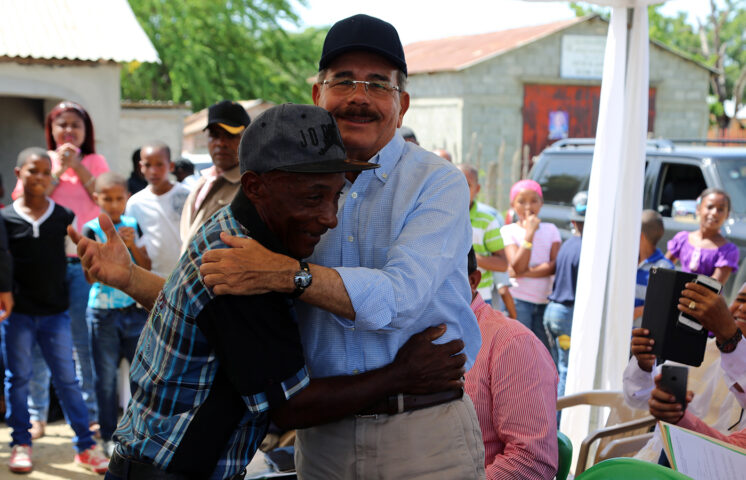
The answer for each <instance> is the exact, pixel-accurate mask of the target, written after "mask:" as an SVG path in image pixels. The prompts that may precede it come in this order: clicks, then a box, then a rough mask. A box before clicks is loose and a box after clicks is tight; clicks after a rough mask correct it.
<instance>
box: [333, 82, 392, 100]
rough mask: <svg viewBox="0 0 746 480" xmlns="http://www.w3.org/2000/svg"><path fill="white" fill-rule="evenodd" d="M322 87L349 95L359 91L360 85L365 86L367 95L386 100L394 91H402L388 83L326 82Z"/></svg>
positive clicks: (338, 93)
mask: <svg viewBox="0 0 746 480" xmlns="http://www.w3.org/2000/svg"><path fill="white" fill-rule="evenodd" d="M321 85H326V86H327V87H329V89H330V90H331V91H333V92H334V93H336V94H337V95H349V94H351V93H352V92H354V91H355V90H357V86H358V85H363V86H365V93H367V94H368V95H370V96H371V97H372V98H384V97H386V96H388V95H390V94H391V93H392V92H394V91H397V92H400V91H401V89H400V88H399V86H398V85H391V84H389V83H387V82H368V81H366V80H349V79H340V80H324V81H323V82H321Z"/></svg>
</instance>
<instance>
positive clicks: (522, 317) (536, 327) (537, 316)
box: [515, 298, 549, 350]
mask: <svg viewBox="0 0 746 480" xmlns="http://www.w3.org/2000/svg"><path fill="white" fill-rule="evenodd" d="M545 308H547V306H546V304H545V303H531V302H526V301H524V300H519V299H517V298H516V299H515V311H516V313H517V314H518V315H517V316H518V318H516V320H518V321H519V322H521V323H522V324H523V325H524V326H525V327H527V328H528V329H529V330H531V331H532V332H534V335H536V337H537V338H538V339H539V340H541V343H543V344H544V346H545V347H546V348H547V350H549V340H548V339H547V332H546V331H545V330H544V309H545Z"/></svg>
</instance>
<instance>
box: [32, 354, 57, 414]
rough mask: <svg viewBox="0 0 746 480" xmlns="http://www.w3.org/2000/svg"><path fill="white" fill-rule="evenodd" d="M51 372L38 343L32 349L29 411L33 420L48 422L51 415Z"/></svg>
mask: <svg viewBox="0 0 746 480" xmlns="http://www.w3.org/2000/svg"><path fill="white" fill-rule="evenodd" d="M51 376H52V374H51V373H50V372H49V367H47V362H45V361H44V355H43V354H42V353H41V348H39V344H38V343H34V348H33V349H32V350H31V380H29V383H28V413H29V415H30V416H31V420H34V421H37V422H46V421H47V417H48V416H49V379H50V378H51Z"/></svg>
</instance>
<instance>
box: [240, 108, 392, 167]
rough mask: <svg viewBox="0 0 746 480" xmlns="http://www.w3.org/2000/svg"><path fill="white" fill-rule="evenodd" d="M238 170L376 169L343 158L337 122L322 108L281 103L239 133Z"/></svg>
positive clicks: (345, 157) (369, 165)
mask: <svg viewBox="0 0 746 480" xmlns="http://www.w3.org/2000/svg"><path fill="white" fill-rule="evenodd" d="M238 161H239V164H240V166H241V173H244V172H246V171H252V172H256V173H264V172H269V171H272V170H281V171H285V172H295V173H336V172H359V171H362V170H370V169H371V168H377V167H378V165H376V164H375V163H370V162H359V161H355V160H348V159H347V151H346V150H345V147H344V144H343V143H342V137H341V136H340V134H339V129H338V128H337V122H336V121H335V120H334V117H332V115H331V114H330V113H329V112H328V111H326V110H324V109H323V108H320V107H316V106H313V105H295V104H292V103H285V104H282V105H278V106H275V107H272V108H270V109H269V110H266V111H265V112H263V113H262V114H261V115H259V116H258V117H257V118H256V119H254V121H253V122H252V123H251V125H250V126H249V128H247V129H246V131H245V132H244V133H243V135H242V136H241V143H240V145H239V147H238Z"/></svg>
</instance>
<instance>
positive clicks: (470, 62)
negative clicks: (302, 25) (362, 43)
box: [404, 0, 717, 75]
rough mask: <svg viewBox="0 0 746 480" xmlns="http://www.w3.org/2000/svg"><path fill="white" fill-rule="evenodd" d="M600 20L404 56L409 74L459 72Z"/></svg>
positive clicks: (413, 50) (450, 40) (468, 38)
mask: <svg viewBox="0 0 746 480" xmlns="http://www.w3.org/2000/svg"><path fill="white" fill-rule="evenodd" d="M646 1H647V0H646ZM596 18H599V19H601V21H604V22H605V21H606V20H604V19H603V18H601V17H600V16H599V15H586V16H584V17H577V18H572V19H569V20H560V21H558V22H552V23H547V24H543V25H533V26H529V27H520V28H512V29H510V30H501V31H499V32H492V33H482V34H477V35H464V36H458V37H447V38H440V39H436V40H425V41H421V42H415V43H410V44H409V45H406V46H405V47H404V57H405V59H406V61H407V71H408V72H409V74H410V75H412V74H418V73H435V72H447V71H451V72H458V71H462V70H464V69H467V68H469V67H471V66H474V65H476V64H478V63H481V62H484V61H486V60H489V59H491V58H494V57H496V56H498V55H501V54H503V53H506V52H509V51H511V50H513V49H516V48H519V47H522V46H524V45H528V44H530V43H533V42H535V41H537V40H541V39H542V38H545V37H547V36H549V35H552V34H554V33H557V32H560V31H562V30H565V29H567V28H570V27H572V26H573V25H578V24H580V23H583V22H586V21H589V20H592V19H596ZM650 42H651V43H652V44H653V45H655V46H657V47H659V48H662V49H664V50H666V51H667V52H669V53H672V54H674V55H676V56H678V57H681V58H683V59H684V60H686V61H689V62H692V63H694V64H695V65H697V66H699V67H701V68H704V69H706V70H709V71H710V72H714V73H717V70H715V69H713V68H712V67H709V66H707V65H705V64H704V63H701V62H699V61H697V60H695V59H693V58H692V57H691V56H689V54H687V53H684V52H680V51H678V50H675V49H673V48H671V47H669V46H667V45H664V44H663V43H661V42H658V41H656V40H650Z"/></svg>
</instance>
